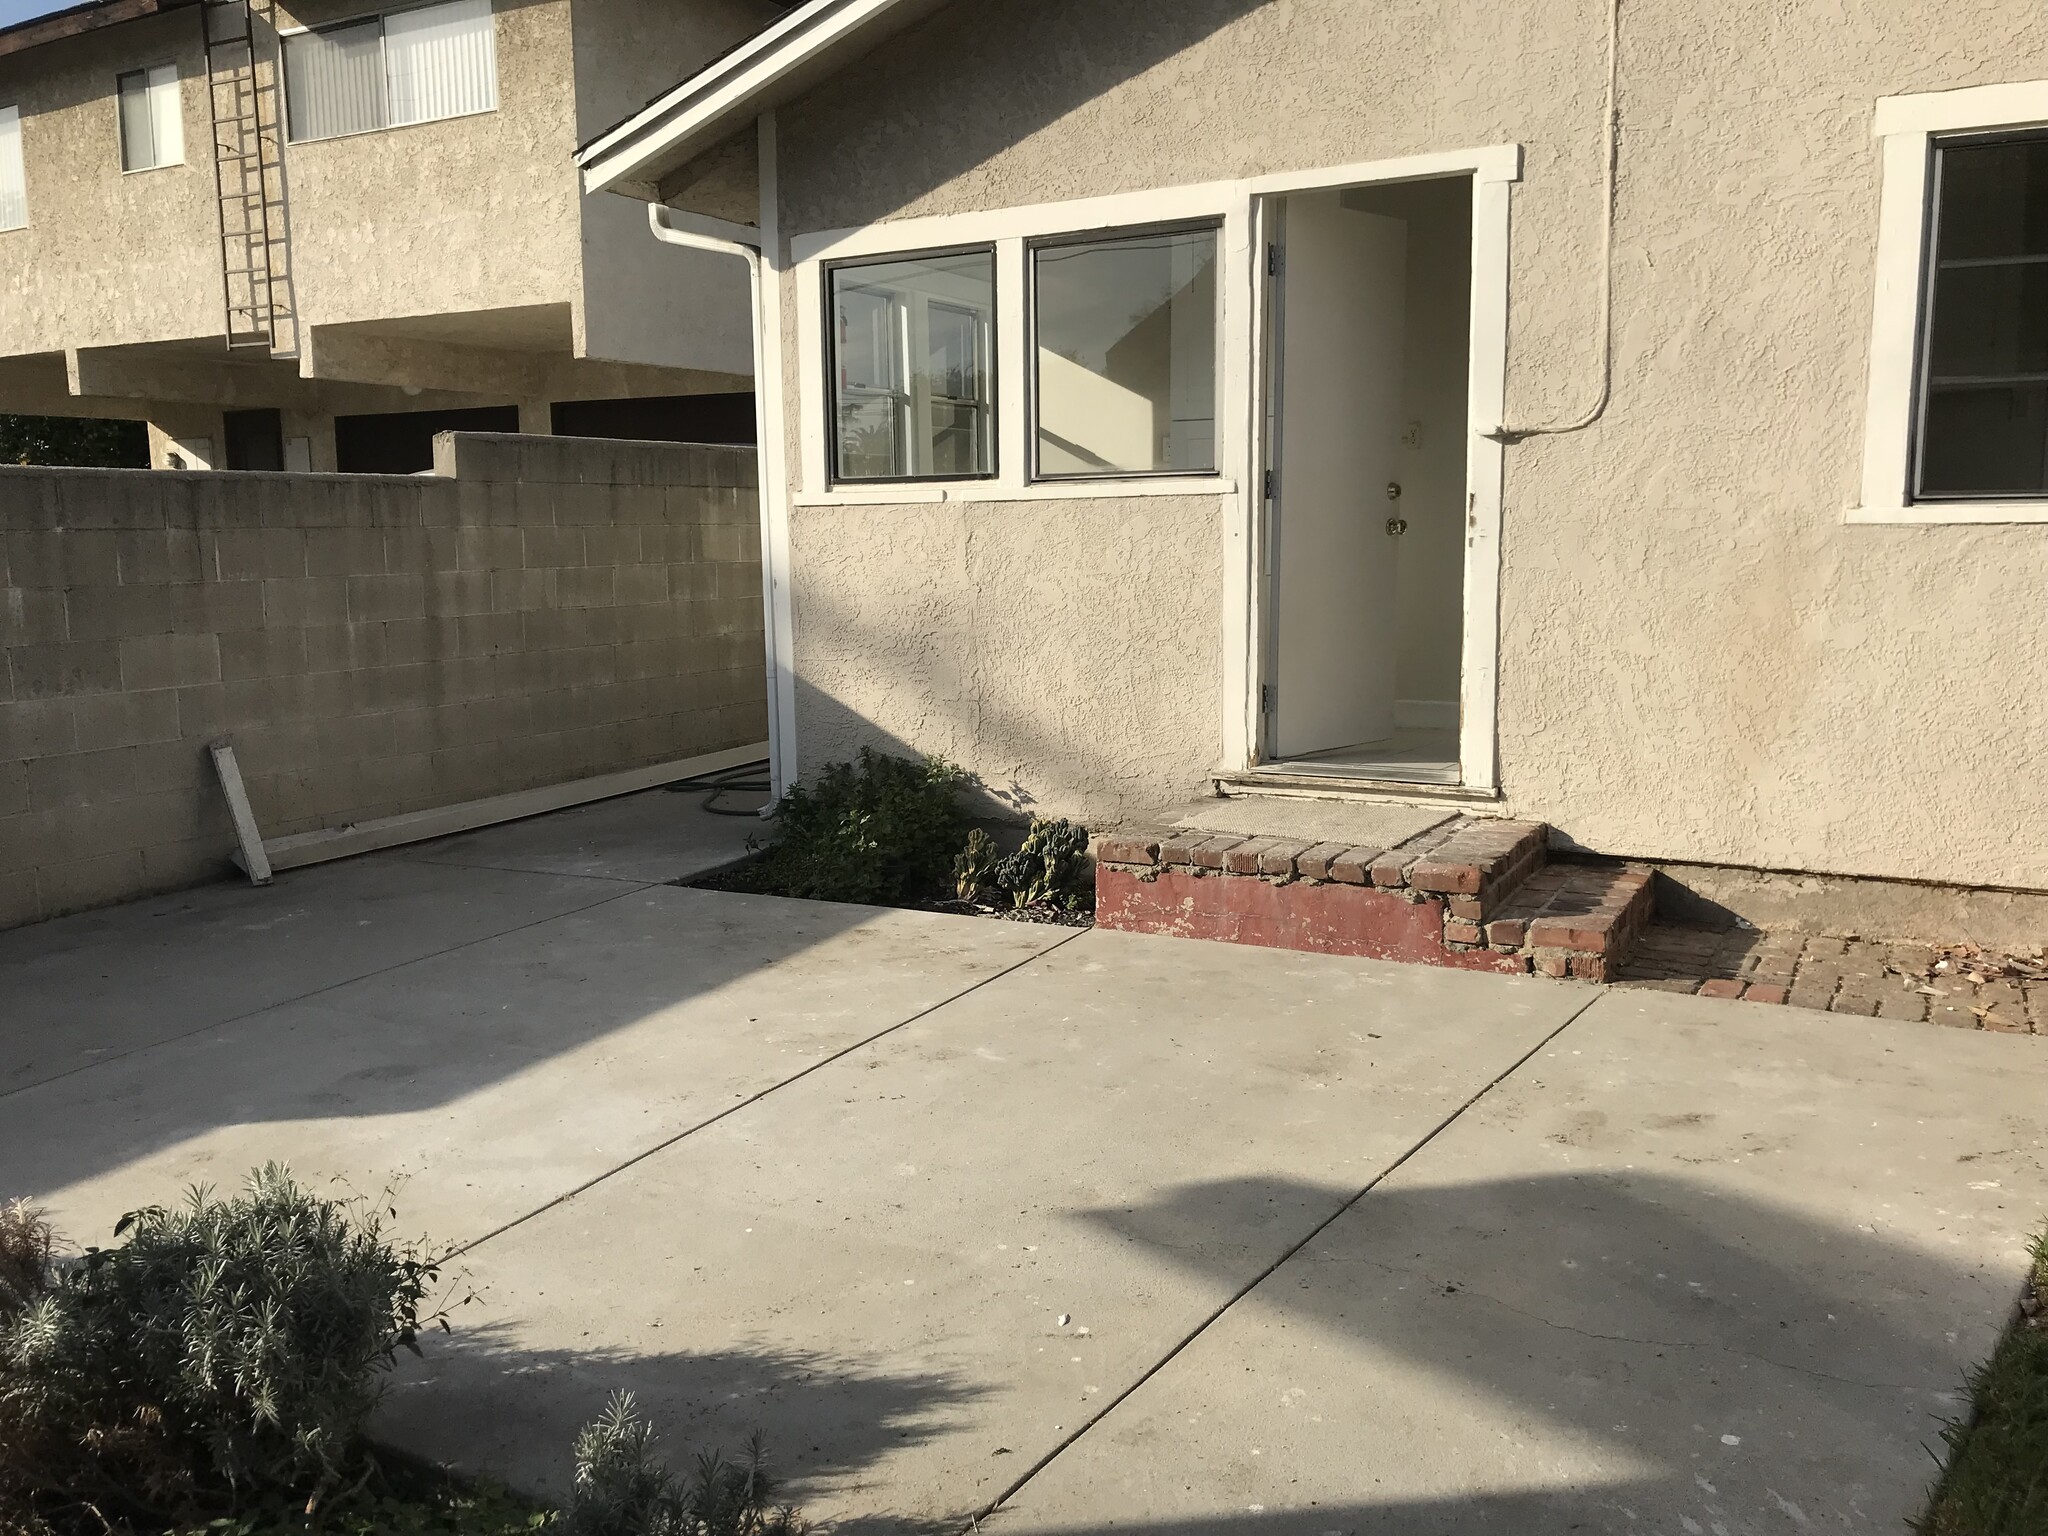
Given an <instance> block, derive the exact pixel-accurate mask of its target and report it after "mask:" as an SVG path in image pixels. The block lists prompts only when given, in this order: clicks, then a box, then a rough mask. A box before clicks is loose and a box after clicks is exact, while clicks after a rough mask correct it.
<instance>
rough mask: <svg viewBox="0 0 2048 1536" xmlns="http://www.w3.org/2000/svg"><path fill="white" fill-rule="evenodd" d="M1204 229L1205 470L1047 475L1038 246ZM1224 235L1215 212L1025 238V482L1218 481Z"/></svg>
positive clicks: (1061, 247) (1059, 247) (1059, 246)
mask: <svg viewBox="0 0 2048 1536" xmlns="http://www.w3.org/2000/svg"><path fill="white" fill-rule="evenodd" d="M1202 233H1207V234H1210V235H1213V236H1214V237H1215V240H1216V279H1215V288H1216V307H1215V313H1214V314H1213V315H1212V316H1211V317H1210V319H1211V321H1212V324H1213V327H1214V329H1213V330H1212V332H1211V340H1210V369H1211V371H1212V377H1211V380H1210V389H1211V398H1212V400H1213V401H1214V409H1215V412H1216V418H1215V421H1214V430H1213V431H1212V436H1211V438H1210V452H1209V458H1210V461H1211V463H1210V467H1209V468H1208V469H1120V470H1119V469H1105V470H1096V471H1077V472H1076V473H1073V474H1066V475H1049V474H1046V473H1045V472H1044V471H1043V470H1042V469H1040V467H1039V461H1038V421H1039V418H1038V396H1039V392H1040V389H1041V385H1040V382H1039V376H1038V374H1039V364H1038V351H1039V348H1038V311H1039V302H1038V256H1039V253H1040V252H1041V251H1056V250H1066V249H1072V248H1073V247H1076V246H1086V245H1095V246H1103V245H1115V244H1118V243H1120V242H1122V241H1126V240H1143V239H1145V238H1146V237H1147V236H1148V235H1192V234H1202ZM1223 235H1224V220H1223V218H1222V217H1221V216H1220V215H1215V216H1211V217H1208V218H1202V219H1177V220H1170V221H1168V222H1166V223H1155V224H1137V225H1126V226H1122V227H1118V228H1112V229H1097V230H1083V231H1078V232H1073V233H1066V234H1058V235H1046V236H1040V237H1038V238H1035V239H1030V240H1026V241H1025V242H1024V280H1025V283H1026V286H1027V293H1026V296H1025V297H1026V303H1025V333H1024V342H1023V345H1024V444H1025V453H1026V458H1025V462H1024V481H1025V484H1027V485H1090V484H1094V483H1095V482H1097V481H1103V482H1108V483H1115V482H1119V481H1122V482H1129V481H1138V480H1220V479H1222V478H1223V446H1222V440H1221V427H1222V421H1221V417H1222V414H1223V335H1224V306H1223Z"/></svg>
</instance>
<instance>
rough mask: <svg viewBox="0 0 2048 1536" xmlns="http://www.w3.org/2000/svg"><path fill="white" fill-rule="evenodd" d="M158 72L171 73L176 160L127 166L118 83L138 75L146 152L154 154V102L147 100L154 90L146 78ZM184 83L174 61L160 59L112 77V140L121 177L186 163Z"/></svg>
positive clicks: (125, 136)
mask: <svg viewBox="0 0 2048 1536" xmlns="http://www.w3.org/2000/svg"><path fill="white" fill-rule="evenodd" d="M160 69H168V70H169V71H170V72H171V98H172V101H173V103H174V107H175V111H176V114H177V120H178V157H177V159H175V160H152V161H151V162H150V163H149V164H148V165H130V164H129V163H128V119H127V117H126V116H125V115H124V114H123V112H122V110H121V86H122V82H123V81H127V80H133V79H135V78H136V77H137V76H140V77H141V79H142V98H143V102H144V110H145V112H146V113H147V115H148V117H149V128H150V146H149V147H150V153H151V154H155V153H157V152H158V148H159V146H158V145H157V142H156V103H155V102H154V101H153V100H151V93H152V92H153V91H154V89H155V87H154V86H153V85H152V84H151V83H150V78H149V77H150V76H151V75H153V74H155V73H156V72H157V71H158V70H160ZM184 84H185V76H184V73H183V72H182V71H181V70H180V69H179V68H178V61H177V60H176V59H164V60H161V61H159V62H157V63H155V64H144V65H142V66H140V67H139V68H136V69H124V70H121V71H120V72H118V73H117V74H116V75H115V76H114V137H115V139H116V141H117V148H118V150H119V153H120V157H121V174H122V175H123V176H146V175H148V174H149V173H150V172H151V171H168V170H173V169H176V168H179V167H182V166H184V165H185V164H186V160H185V92H184Z"/></svg>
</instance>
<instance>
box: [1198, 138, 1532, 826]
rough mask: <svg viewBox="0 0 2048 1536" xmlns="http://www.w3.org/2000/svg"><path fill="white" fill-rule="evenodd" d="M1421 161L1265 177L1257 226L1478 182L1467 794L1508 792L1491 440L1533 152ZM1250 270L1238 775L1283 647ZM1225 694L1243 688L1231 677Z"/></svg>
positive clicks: (1262, 283) (1499, 478)
mask: <svg viewBox="0 0 2048 1536" xmlns="http://www.w3.org/2000/svg"><path fill="white" fill-rule="evenodd" d="M1419 158H1422V159H1426V160H1428V161H1429V162H1430V163H1431V165H1432V169H1430V170H1429V171H1427V172H1423V173H1421V174H1420V175H1418V174H1417V173H1416V172H1415V171H1414V170H1413V169H1412V168H1411V167H1412V166H1413V165H1414V164H1415V163H1416V162H1415V161H1408V162H1400V161H1394V162H1386V165H1387V166H1388V167H1398V169H1396V170H1394V172H1393V174H1384V175H1368V174H1360V173H1361V172H1366V171H1370V170H1372V169H1373V168H1372V167H1363V166H1350V167H1345V168H1344V169H1342V170H1341V171H1331V172H1320V173H1318V172H1302V173H1296V174H1290V175H1287V176H1284V177H1267V178H1262V179H1261V180H1260V181H1258V182H1254V183H1252V184H1251V185H1253V186H1254V187H1257V188H1258V189H1259V195H1257V196H1255V199H1254V203H1253V209H1254V217H1253V219H1252V220H1251V221H1250V222H1251V223H1252V224H1254V225H1256V226H1257V227H1258V228H1259V229H1261V230H1263V229H1264V228H1265V227H1266V224H1267V215H1266V214H1265V212H1264V209H1265V208H1266V206H1267V204H1266V203H1265V201H1264V198H1265V197H1266V196H1276V195H1284V194H1286V193H1289V192H1302V191H1325V190H1328V189H1331V188H1334V187H1348V186H1362V185H1366V184H1369V183H1371V182H1374V181H1382V182H1384V181H1414V180H1420V179H1424V177H1439V176H1456V175H1470V176H1471V178H1472V307H1471V316H1472V319H1471V333H1470V342H1469V347H1470V356H1469V360H1468V382H1467V406H1466V414H1467V421H1466V452H1465V491H1466V499H1465V584H1464V623H1463V634H1464V642H1463V648H1462V650H1463V654H1462V656H1461V658H1460V667H1459V676H1460V679H1461V681H1460V685H1459V686H1460V692H1461V697H1460V699H1459V717H1460V727H1459V737H1458V759H1459V766H1460V770H1461V776H1462V783H1463V785H1464V787H1465V788H1467V789H1471V790H1481V791H1488V792H1491V791H1496V790H1498V789H1499V787H1500V762H1499V752H1498V748H1497V743H1498V740H1499V714H1500V669H1499V657H1500V542H1501V488H1502V484H1503V480H1504V478H1505V476H1504V470H1505V453H1506V448H1505V445H1504V444H1503V443H1501V442H1500V441H1499V440H1498V439H1497V438H1490V437H1487V436H1485V435H1484V434H1485V433H1487V432H1490V431H1493V430H1494V429H1495V428H1496V427H1498V425H1499V424H1500V421H1501V418H1502V411H1503V409H1504V407H1505V404H1506V399H1507V344H1508V249H1509V245H1508V238H1509V217H1508V216H1509V205H1510V196H1509V188H1510V186H1511V185H1512V183H1513V182H1515V181H1516V180H1518V179H1519V177H1520V170H1521V157H1520V153H1519V151H1518V150H1517V149H1516V148H1515V147H1514V146H1505V147H1503V148H1495V149H1490V150H1481V151H1473V152H1471V153H1468V154H1465V155H1462V156H1459V155H1433V156H1427V157H1419ZM1262 239H1263V236H1262ZM1248 266H1249V269H1250V277H1251V281H1252V284H1253V288H1254V298H1253V301H1252V303H1251V304H1249V305H1247V306H1246V307H1247V309H1248V310H1249V311H1250V312H1251V313H1252V314H1254V315H1256V316H1257V317H1258V319H1259V321H1260V324H1259V326H1258V328H1257V329H1256V330H1255V331H1254V334H1253V337H1252V338H1251V340H1252V343H1253V344H1252V349H1251V353H1250V358H1251V367H1250V369H1249V370H1248V381H1249V383H1250V385H1251V396H1252V399H1251V415H1250V417H1249V418H1248V419H1247V421H1246V423H1245V427H1246V430H1245V432H1244V433H1243V438H1244V441H1245V443H1246V445H1247V449H1248V457H1247V459H1246V462H1245V466H1244V470H1243V480H1244V484H1245V486H1246V487H1247V490H1248V494H1247V495H1246V496H1245V497H1244V498H1243V500H1244V503H1245V506H1246V508H1247V509H1248V515H1247V518H1246V525H1245V528H1244V533H1245V535H1246V537H1245V543H1246V546H1247V548H1248V551H1249V554H1250V558H1249V559H1248V560H1246V561H1245V562H1244V563H1243V567H1242V569H1239V570H1233V571H1231V572H1230V573H1229V578H1230V585H1229V586H1228V587H1227V588H1226V589H1225V607H1226V609H1227V610H1228V609H1232V608H1239V609H1242V610H1243V613H1244V627H1243V628H1242V629H1241V630H1239V631H1238V632H1237V644H1234V645H1232V646H1227V647H1226V648H1225V652H1224V654H1225V656H1226V657H1229V656H1231V655H1232V654H1234V653H1235V654H1243V655H1245V656H1246V657H1247V658H1248V666H1247V680H1246V683H1245V685H1244V691H1243V692H1240V693H1236V694H1234V695H1227V696H1226V698H1225V701H1224V720H1225V724H1226V733H1225V740H1224V765H1225V766H1226V767H1227V768H1230V769H1233V770H1235V769H1238V768H1240V767H1242V768H1252V767H1256V766H1258V765H1259V763H1260V761H1261V746H1260V743H1261V742H1262V740H1263V731H1262V725H1263V722H1262V720H1261V711H1260V707H1259V706H1260V700H1259V684H1260V681H1261V680H1263V679H1264V678H1265V677H1267V676H1268V675H1269V674H1270V671H1271V669H1270V667H1269V666H1268V664H1267V661H1268V657H1267V647H1268V646H1269V645H1270V644H1271V631H1272V626H1271V624H1270V622H1269V621H1268V616H1267V615H1265V614H1264V612H1263V609H1264V590H1263V589H1264V582H1263V580H1262V579H1261V572H1262V571H1263V570H1264V569H1265V566H1266V564H1267V562H1268V553H1267V545H1268V537H1269V533H1270V526H1269V524H1268V522H1267V519H1266V516H1265V505H1264V497H1263V487H1264V482H1265V469H1266V458H1267V454H1266V440H1265V439H1266V430H1265V411H1266V394H1267V391H1268V389H1269V388H1271V380H1270V378H1269V377H1268V370H1267V368H1266V359H1265V356H1264V353H1265V350H1266V346H1267V338H1266V334H1265V328H1264V325H1263V321H1264V318H1265V306H1266V298H1265V294H1266V289H1267V275H1266V269H1265V264H1264V263H1263V262H1253V263H1249V264H1248ZM1233 598H1235V602H1233ZM1239 645H1241V647H1242V649H1241V651H1240V650H1239V649H1238V647H1239ZM1227 670H1228V669H1227V668H1226V671H1227ZM1225 687H1226V689H1228V688H1230V687H1231V680H1230V679H1229V678H1227V677H1226V679H1225ZM1231 727H1234V729H1231Z"/></svg>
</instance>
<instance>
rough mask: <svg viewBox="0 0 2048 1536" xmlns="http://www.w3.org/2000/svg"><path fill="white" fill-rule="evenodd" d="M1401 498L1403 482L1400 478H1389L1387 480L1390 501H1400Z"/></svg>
mask: <svg viewBox="0 0 2048 1536" xmlns="http://www.w3.org/2000/svg"><path fill="white" fill-rule="evenodd" d="M1400 499H1401V482H1400V481H1398V480H1389V481H1388V482H1387V500H1389V501H1399V500H1400Z"/></svg>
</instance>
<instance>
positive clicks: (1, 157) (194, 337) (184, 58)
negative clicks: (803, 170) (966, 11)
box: [0, 0, 781, 471]
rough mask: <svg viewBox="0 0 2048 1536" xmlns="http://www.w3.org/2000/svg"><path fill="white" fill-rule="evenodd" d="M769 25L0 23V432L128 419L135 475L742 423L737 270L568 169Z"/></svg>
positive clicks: (518, 11)
mask: <svg viewBox="0 0 2048 1536" xmlns="http://www.w3.org/2000/svg"><path fill="white" fill-rule="evenodd" d="M780 13H781V8H780V7H779V6H777V5H774V4H772V3H770V0H438V3H430V4H399V5H391V6H387V7H385V8H382V9H379V8H378V6H377V5H376V0H281V3H277V4H275V5H273V4H272V3H271V0H96V3H93V4H89V5H85V6H80V7H77V8H75V9H73V10H70V11H65V12H62V13H59V14H57V15H54V16H49V17H44V18H42V19H40V20H36V21H31V22H27V23H23V24H21V25H18V26H16V27H13V28H10V29H7V30H6V31H4V32H0V411H11V412H22V413H37V414H46V415H87V416H100V417H116V418H125V419H140V420H144V421H147V422H148V423H149V425H150V441H151V460H152V463H153V464H154V465H156V466H157V467H160V468H161V467H202V466H203V467H211V468H249V469H262V468H287V469H308V470H332V469H342V470H383V471H393V470H396V471H405V470H415V469H423V468H425V467H427V464H428V462H429V460H430V454H431V448H430V441H431V436H432V433H433V431H435V430H437V429H446V428H447V427H450V426H457V425H460V426H468V427H472V428H480V429H487V430H520V431H528V432H549V431H561V432H569V433H579V434H590V435H603V436H635V437H678V438H682V437H697V438H702V439H708V440H721V441H723V440H733V439H734V438H735V437H744V436H746V435H747V434H748V433H750V431H751V425H752V414H751V406H750V404H748V401H747V396H746V392H747V391H748V390H749V389H750V387H751V382H750V377H749V375H750V371H751V361H752V359H751V344H750V337H749V334H748V323H747V288H746V281H745V276H744V274H743V273H739V272H736V271H735V270H734V269H733V267H732V264H731V263H729V262H722V261H720V260H719V259H718V258H716V257H715V256H704V257H702V258H700V259H695V260H689V261H686V262H683V263H677V262H675V261H674V260H673V259H669V260H663V259H662V255H663V254H666V253H657V251H656V250H655V249H654V248H653V247H652V245H651V242H649V241H647V240H646V239H645V237H644V224H641V223H640V222H639V221H638V220H637V218H636V214H637V210H636V209H634V208H633V207H632V206H631V205H629V204H626V203H623V202H622V201H621V200H619V199H617V198H610V197H602V196H599V197H587V196H585V195H583V194H582V192H581V190H580V188H579V186H578V178H577V172H576V166H575V164H574V161H573V158H572V156H573V152H574V149H575V146H576V144H577V143H578V141H579V139H580V138H583V137H587V136H588V135H589V134H590V133H591V132H593V131H594V130H596V129H597V128H599V127H601V126H602V125H604V124H605V123H608V122H611V121H613V120H614V119H616V118H617V117H618V116H619V115H621V114H622V113H623V112H626V111H628V110H630V109H632V108H633V107H635V106H637V105H638V104H639V103H640V102H642V101H644V100H645V99H646V98H647V97H648V96H650V95H651V94H653V93H654V92H655V91H656V90H658V89H659V88H661V87H662V86H663V85H665V84H667V83H670V82H672V81H673V80H674V79H675V78H676V76H677V74H678V73H687V72H689V71H690V70H692V69H694V68H696V67H698V66H699V65H701V64H703V63H704V62H705V61H707V60H709V59H711V58H713V57H715V56H716V55H718V54H719V53H720V52H721V51H723V50H724V49H726V48H727V47H729V46H731V45H732V44H733V43H735V42H736V41H738V40H740V39H742V38H744V37H746V36H748V35H749V34H751V33H753V32H754V31H756V30H757V29H758V28H759V27H760V26H761V25H762V24H763V23H764V22H765V21H767V20H770V19H772V18H774V17H775V16H778V15H779V14H780ZM636 233H637V234H638V235H639V238H634V236H635V235H636Z"/></svg>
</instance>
